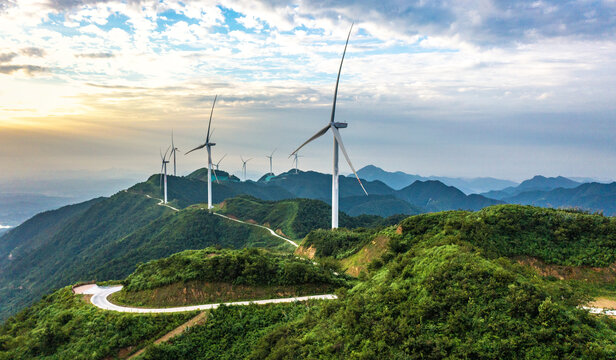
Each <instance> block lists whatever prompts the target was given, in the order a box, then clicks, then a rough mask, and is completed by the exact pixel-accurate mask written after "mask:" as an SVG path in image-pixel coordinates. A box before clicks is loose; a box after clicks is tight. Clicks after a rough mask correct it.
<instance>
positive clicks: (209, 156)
mask: <svg viewBox="0 0 616 360" xmlns="http://www.w3.org/2000/svg"><path fill="white" fill-rule="evenodd" d="M217 98H218V95H216V96H215V97H214V103H212V111H211V112H210V122H209V123H208V124H207V136H206V138H205V144H203V145H200V146H197V147H196V148H194V149H192V150H190V151H189V152H187V153H186V155H188V154H190V153H191V152H193V151H195V150H199V149H203V148H206V149H207V208H208V209H211V208H212V146H214V145H216V143H212V142H210V126H211V125H212V115H213V114H214V106H215V105H216V99H217Z"/></svg>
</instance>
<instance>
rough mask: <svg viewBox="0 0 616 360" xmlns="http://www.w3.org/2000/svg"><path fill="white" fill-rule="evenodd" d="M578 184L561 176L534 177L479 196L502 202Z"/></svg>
mask: <svg viewBox="0 0 616 360" xmlns="http://www.w3.org/2000/svg"><path fill="white" fill-rule="evenodd" d="M580 184H581V183H579V182H577V181H573V180H571V179H568V178H566V177H563V176H557V177H545V176H541V175H536V176H535V177H533V178H532V179H528V180H524V181H522V183H520V185H518V186H515V187H508V188H505V189H502V190H500V191H489V192H485V193H482V194H481V195H483V196H486V197H489V198H491V199H497V200H503V199H505V198H508V197H512V196H515V195H517V194H520V193H523V192H526V191H549V190H552V189H557V188H564V189H570V188H574V187H576V186H579V185H580Z"/></svg>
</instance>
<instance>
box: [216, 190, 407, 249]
mask: <svg viewBox="0 0 616 360" xmlns="http://www.w3.org/2000/svg"><path fill="white" fill-rule="evenodd" d="M220 212H221V213H222V214H226V215H230V216H234V217H237V218H239V219H243V220H253V221H255V222H257V223H258V224H265V225H267V226H268V227H270V228H272V229H275V230H280V232H282V233H283V234H285V235H286V236H287V237H290V238H292V239H302V238H303V237H304V236H306V234H308V233H309V232H310V231H312V230H314V229H329V228H330V227H331V207H330V206H329V205H327V204H326V203H324V202H322V201H318V200H310V199H289V200H281V201H264V200H259V199H256V198H253V197H250V196H240V197H237V198H233V199H228V200H227V201H225V202H224V203H223V204H222V206H221V209H220ZM399 219H400V216H392V217H389V218H382V217H380V216H375V215H360V216H355V217H353V216H348V215H347V214H345V213H344V212H340V214H339V224H340V226H341V227H346V228H358V227H374V226H383V225H391V224H393V223H395V222H397V220H399Z"/></svg>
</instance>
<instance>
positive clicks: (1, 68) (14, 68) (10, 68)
mask: <svg viewBox="0 0 616 360" xmlns="http://www.w3.org/2000/svg"><path fill="white" fill-rule="evenodd" d="M18 71H23V72H24V73H26V74H28V75H34V74H35V73H46V72H50V69H49V68H46V67H42V66H36V65H0V74H12V73H15V72H18Z"/></svg>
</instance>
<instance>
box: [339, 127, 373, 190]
mask: <svg viewBox="0 0 616 360" xmlns="http://www.w3.org/2000/svg"><path fill="white" fill-rule="evenodd" d="M332 131H333V133H334V136H335V137H336V141H337V142H338V145H339V146H340V150H342V153H343V154H344V158H345V159H346V161H347V163H348V164H349V166H350V167H351V170H353V174H355V177H356V178H357V181H359V185H361V188H362V190H364V192H365V193H366V195H368V192H367V191H366V188H365V187H364V184H362V183H361V180H360V179H359V176H357V172H356V171H355V168H354V167H353V164H351V159H349V155H348V154H347V152H346V149H345V148H344V144H343V143H342V137H341V136H340V132H338V129H336V128H335V127H332Z"/></svg>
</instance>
